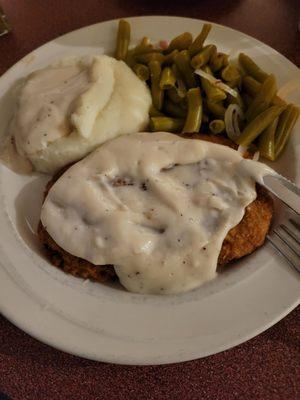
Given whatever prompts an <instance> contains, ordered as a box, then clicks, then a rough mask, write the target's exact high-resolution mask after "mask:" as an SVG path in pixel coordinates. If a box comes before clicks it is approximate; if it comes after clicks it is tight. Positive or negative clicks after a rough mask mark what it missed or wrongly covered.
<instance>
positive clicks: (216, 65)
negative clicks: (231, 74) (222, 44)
mask: <svg viewBox="0 0 300 400" xmlns="http://www.w3.org/2000/svg"><path fill="white" fill-rule="evenodd" d="M224 56H225V54H223V53H214V54H212V56H211V58H210V59H209V66H210V69H211V70H212V72H217V71H219V70H220V69H221V68H222V67H224V66H225V65H224Z"/></svg>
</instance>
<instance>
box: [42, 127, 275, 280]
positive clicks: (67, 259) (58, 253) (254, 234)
mask: <svg viewBox="0 0 300 400" xmlns="http://www.w3.org/2000/svg"><path fill="white" fill-rule="evenodd" d="M182 136H183V137H187V138H192V139H201V140H207V141H211V142H214V143H218V144H222V145H225V146H229V147H232V148H236V147H237V146H236V145H235V144H234V143H233V142H231V141H230V140H229V139H226V138H224V137H222V136H216V135H214V136H210V135H204V134H199V133H193V134H184V135H182ZM245 157H246V158H250V157H251V154H250V153H247V154H246V155H245ZM67 168H68V167H66V168H64V169H63V170H62V171H60V172H59V173H58V174H56V175H55V176H54V177H53V178H52V179H51V180H50V181H49V182H48V184H47V186H46V190H45V197H46V195H47V193H48V191H49V190H50V188H51V186H52V185H53V184H54V183H55V181H56V180H57V179H58V178H59V177H60V176H61V175H62V174H63V173H64V172H65V171H66V170H67ZM256 188H257V198H256V199H255V200H254V201H253V202H252V203H251V204H249V206H248V207H246V209H245V214H244V217H243V219H242V220H241V222H240V223H239V224H238V225H237V226H236V227H234V228H232V229H231V230H230V231H229V232H228V234H227V236H226V238H225V240H224V242H223V245H222V249H221V252H220V255H219V259H218V264H219V265H225V264H228V263H229V262H231V261H234V260H237V259H239V258H241V257H244V256H246V255H247V254H251V253H252V252H253V251H255V250H256V249H257V248H258V247H260V246H262V245H263V243H264V241H265V238H266V235H267V233H268V231H269V229H270V224H271V220H272V216H273V212H274V209H273V201H272V199H271V197H270V196H269V194H268V192H267V190H266V189H264V188H263V187H261V186H259V185H257V187H256ZM38 237H39V240H40V241H41V243H42V245H43V247H44V249H45V251H46V255H47V257H48V259H49V260H50V262H51V264H53V265H54V266H56V267H58V268H60V269H61V270H63V271H64V272H66V273H69V274H72V275H74V276H77V277H80V278H84V279H91V280H93V281H96V282H109V281H115V280H117V279H118V278H117V275H116V273H115V270H114V268H113V266H112V265H94V264H92V263H90V262H89V261H86V260H83V259H82V258H79V257H76V256H73V255H72V254H70V253H68V252H67V251H65V250H63V249H62V248H61V247H60V246H58V244H57V243H55V241H54V240H53V239H52V238H51V236H50V235H49V234H48V232H47V231H46V229H45V228H44V227H43V225H42V223H41V222H40V223H39V226H38Z"/></svg>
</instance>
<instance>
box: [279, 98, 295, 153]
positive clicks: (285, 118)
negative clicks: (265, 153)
mask: <svg viewBox="0 0 300 400" xmlns="http://www.w3.org/2000/svg"><path fill="white" fill-rule="evenodd" d="M298 117H299V108H297V107H295V106H294V105H293V104H289V105H288V106H287V108H286V109H285V111H284V112H283V113H282V114H281V115H280V117H279V122H278V126H277V129H276V133H275V158H277V157H278V156H279V155H280V154H281V152H282V151H283V149H284V147H285V145H286V143H287V141H288V139H289V137H290V135H291V132H292V130H293V128H294V126H295V124H296V122H297V119H298Z"/></svg>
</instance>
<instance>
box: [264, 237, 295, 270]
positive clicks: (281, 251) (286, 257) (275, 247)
mask: <svg viewBox="0 0 300 400" xmlns="http://www.w3.org/2000/svg"><path fill="white" fill-rule="evenodd" d="M267 238H268V240H269V242H270V244H271V246H273V247H274V249H275V250H276V251H278V253H279V254H280V255H281V256H282V257H283V258H284V259H285V260H286V261H287V262H288V263H289V264H290V266H291V267H293V268H294V269H295V270H296V271H298V272H300V265H299V263H298V265H297V264H296V263H294V262H293V261H292V260H291V258H290V257H289V256H288V255H287V254H286V253H285V252H284V251H283V250H282V248H280V247H279V246H278V245H277V244H276V242H275V241H274V240H273V238H272V237H271V236H270V235H268V236H267Z"/></svg>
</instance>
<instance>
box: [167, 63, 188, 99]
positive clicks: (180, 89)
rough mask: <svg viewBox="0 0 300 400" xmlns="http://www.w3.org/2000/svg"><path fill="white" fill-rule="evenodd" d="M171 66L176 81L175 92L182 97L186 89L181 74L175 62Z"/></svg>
mask: <svg viewBox="0 0 300 400" xmlns="http://www.w3.org/2000/svg"><path fill="white" fill-rule="evenodd" d="M171 68H172V71H173V73H174V75H175V77H176V83H177V85H176V91H177V94H178V95H179V96H180V97H182V98H183V97H185V96H186V93H187V89H186V86H185V83H184V81H183V78H182V75H181V73H180V71H179V69H178V68H177V66H176V64H172V66H171Z"/></svg>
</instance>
